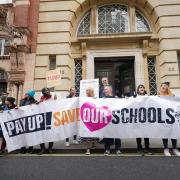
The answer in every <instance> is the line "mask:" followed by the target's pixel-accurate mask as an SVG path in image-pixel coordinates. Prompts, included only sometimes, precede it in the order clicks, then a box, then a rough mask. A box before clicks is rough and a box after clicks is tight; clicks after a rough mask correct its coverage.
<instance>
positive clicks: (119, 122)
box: [0, 96, 180, 151]
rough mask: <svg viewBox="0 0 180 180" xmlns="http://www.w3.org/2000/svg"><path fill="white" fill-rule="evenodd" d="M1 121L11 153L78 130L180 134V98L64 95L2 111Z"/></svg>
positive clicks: (84, 134) (92, 134)
mask: <svg viewBox="0 0 180 180" xmlns="http://www.w3.org/2000/svg"><path fill="white" fill-rule="evenodd" d="M79 119H80V121H79ZM0 122H1V126H2V129H3V134H4V137H5V139H6V142H7V148H8V151H13V150H15V149H19V148H21V147H23V146H33V145H38V144H40V143H46V142H54V141H59V140H64V139H65V138H68V137H72V136H73V135H78V134H79V135H80V136H81V137H100V138H103V137H106V138H124V139H128V138H136V137H143V138H144V137H148V138H156V139H161V138H180V98H179V97H153V96H149V97H138V98H129V99H116V98H115V99H93V98H86V97H82V98H70V99H61V100H59V101H46V102H44V103H40V104H39V105H32V106H25V107H21V108H19V109H14V110H12V111H9V112H4V113H0ZM79 122H80V123H79Z"/></svg>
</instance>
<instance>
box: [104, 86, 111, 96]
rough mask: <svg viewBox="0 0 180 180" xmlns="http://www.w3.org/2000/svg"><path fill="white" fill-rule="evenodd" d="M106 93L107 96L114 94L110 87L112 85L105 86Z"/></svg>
mask: <svg viewBox="0 0 180 180" xmlns="http://www.w3.org/2000/svg"><path fill="white" fill-rule="evenodd" d="M104 94H105V95H106V96H111V95H112V91H111V88H110V87H105V88H104Z"/></svg>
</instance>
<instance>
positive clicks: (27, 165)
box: [0, 141, 180, 180]
mask: <svg viewBox="0 0 180 180" xmlns="http://www.w3.org/2000/svg"><path fill="white" fill-rule="evenodd" d="M125 143H126V142H125ZM129 144H130V145H129V146H128V144H124V145H123V146H122V147H126V148H125V149H122V154H121V155H119V156H117V155H116V154H115V153H114V151H113V147H112V152H111V155H110V156H104V155H103V152H104V148H103V145H102V144H97V148H96V149H92V152H91V155H90V156H87V155H85V154H84V152H85V146H84V145H83V144H80V145H73V144H72V143H71V146H70V147H65V146H64V141H63V142H60V143H59V142H58V143H55V146H54V149H53V153H52V154H44V155H42V156H39V155H38V152H39V146H36V147H35V152H34V153H33V154H28V153H27V154H19V152H18V151H14V152H12V153H9V154H7V153H5V154H3V155H2V156H0V180H121V179H122V180H180V158H179V157H176V156H172V157H164V155H163V153H162V151H163V150H162V148H161V147H160V145H161V144H160V143H159V145H158V144H157V146H153V147H154V148H153V149H152V151H153V152H154V154H153V155H148V154H145V156H142V154H137V153H136V149H134V148H132V146H133V147H135V144H134V145H132V143H129ZM125 145H126V146H125Z"/></svg>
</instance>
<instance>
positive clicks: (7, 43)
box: [4, 40, 10, 55]
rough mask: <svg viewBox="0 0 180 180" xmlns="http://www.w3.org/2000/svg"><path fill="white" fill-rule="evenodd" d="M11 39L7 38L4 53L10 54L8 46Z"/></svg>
mask: <svg viewBox="0 0 180 180" xmlns="http://www.w3.org/2000/svg"><path fill="white" fill-rule="evenodd" d="M9 44H10V41H9V40H5V46H4V55H9V49H8V47H7V46H9Z"/></svg>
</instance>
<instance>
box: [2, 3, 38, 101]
mask: <svg viewBox="0 0 180 180" xmlns="http://www.w3.org/2000/svg"><path fill="white" fill-rule="evenodd" d="M38 10H39V2H38V1H36V0H16V1H15V0H3V1H0V52H1V53H0V92H1V93H2V92H8V93H9V95H10V96H13V97H15V98H16V99H17V102H19V100H20V99H21V98H22V97H23V95H24V93H25V92H26V91H27V90H28V89H33V85H34V84H33V83H34V67H35V58H36V42H37V25H38V24H37V23H38Z"/></svg>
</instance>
